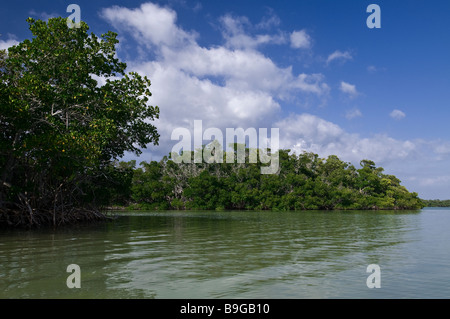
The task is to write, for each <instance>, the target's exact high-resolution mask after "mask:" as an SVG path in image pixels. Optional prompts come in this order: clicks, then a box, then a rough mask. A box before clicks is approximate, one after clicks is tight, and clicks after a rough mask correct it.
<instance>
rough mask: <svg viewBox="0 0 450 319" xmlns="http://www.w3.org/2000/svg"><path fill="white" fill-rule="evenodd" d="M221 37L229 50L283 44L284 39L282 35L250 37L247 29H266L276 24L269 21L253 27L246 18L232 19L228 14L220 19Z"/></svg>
mask: <svg viewBox="0 0 450 319" xmlns="http://www.w3.org/2000/svg"><path fill="white" fill-rule="evenodd" d="M220 22H221V24H222V28H223V32H222V35H223V37H224V39H225V40H226V47H227V48H231V49H256V48H257V47H258V46H260V45H264V44H283V43H286V38H285V37H284V35H283V34H281V33H280V34H275V35H274V34H256V35H250V34H249V33H248V32H247V29H267V28H269V27H270V25H271V24H273V23H276V22H273V21H272V20H271V19H269V20H267V21H262V22H261V23H259V24H257V25H256V26H253V25H252V24H251V23H250V21H249V20H248V18H247V17H233V16H231V15H229V14H227V15H225V16H223V17H221V19H220Z"/></svg>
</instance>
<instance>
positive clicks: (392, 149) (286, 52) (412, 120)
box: [0, 0, 450, 199]
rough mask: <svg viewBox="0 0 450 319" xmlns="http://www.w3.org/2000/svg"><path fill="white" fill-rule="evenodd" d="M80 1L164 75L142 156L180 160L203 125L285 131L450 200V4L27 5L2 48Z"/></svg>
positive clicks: (21, 5) (94, 26)
mask: <svg viewBox="0 0 450 319" xmlns="http://www.w3.org/2000/svg"><path fill="white" fill-rule="evenodd" d="M71 3H74V4H78V5H79V6H80V8H81V19H82V20H83V21H86V22H87V23H88V24H89V26H90V27H91V31H92V32H94V33H96V34H101V33H103V32H106V31H108V30H113V31H115V32H117V33H118V34H119V39H120V44H119V47H118V51H117V52H118V56H119V58H121V60H123V61H125V62H126V63H127V64H128V67H129V71H132V70H133V71H138V72H140V73H142V74H145V75H147V76H148V77H149V78H150V79H151V80H152V87H151V91H152V93H153V97H152V100H151V104H153V105H158V106H159V107H160V109H161V118H160V120H159V121H158V122H157V123H156V124H157V126H158V130H159V132H160V134H161V141H160V146H158V147H155V146H149V148H148V149H147V150H145V151H144V153H143V154H142V155H141V157H140V158H139V159H138V161H139V160H146V161H149V160H152V159H153V160H157V159H159V158H160V157H161V156H162V155H166V154H168V152H170V150H171V148H172V146H173V145H174V144H175V143H176V142H177V141H172V140H171V139H170V135H171V132H172V131H173V129H174V128H177V127H186V128H190V126H191V125H192V124H193V121H194V120H199V119H200V120H203V125H204V127H218V128H221V129H225V128H226V127H235V128H236V127H243V128H248V127H255V128H258V127H266V128H270V127H279V129H280V146H281V147H283V148H289V149H292V150H294V151H297V152H301V151H313V152H316V153H318V154H319V155H320V156H322V157H326V156H327V155H330V154H336V155H338V156H339V157H340V158H341V159H342V160H345V161H348V162H352V163H353V164H354V165H355V166H358V165H359V161H360V160H362V159H365V158H368V159H372V160H374V161H375V163H376V164H377V165H378V166H382V167H384V168H385V172H386V173H389V174H394V175H396V176H398V177H399V178H400V179H401V180H402V184H403V185H405V186H406V187H407V188H408V189H409V190H410V191H416V192H418V193H419V195H420V196H421V197H422V198H427V199H428V198H441V199H446V198H450V165H449V160H450V130H449V128H448V127H449V125H448V120H449V119H450V76H449V75H450V63H449V60H448V59H449V57H450V24H449V23H448V17H449V15H450V2H449V1H434V2H433V3H432V5H431V2H429V1H428V2H427V1H424V0H420V1H419V0H409V1H406V0H405V1H402V0H396V1H376V0H373V1H351V0H341V1H334V0H308V1H306V0H302V1H300V0H299V1H289V2H288V1H261V0H260V1H253V0H251V1H250V0H247V1H212V0H210V1H188V0H185V1H183V0H169V1H148V2H146V1H103V0H100V1H98V0H97V1H78V2H77V1H75V0H73V1H39V2H37V1H23V0H17V1H11V2H8V3H7V4H6V5H5V4H4V5H3V6H2V10H1V11H0V34H1V36H0V48H6V47H8V46H11V45H13V44H15V43H17V41H22V40H23V39H25V38H29V37H30V33H29V30H28V28H27V27H28V26H27V23H26V21H25V19H26V18H27V17H28V16H31V17H34V18H39V19H44V20H45V19H48V18H49V17H53V16H63V17H68V16H69V15H70V13H67V12H66V8H67V6H68V5H69V4H71ZM371 3H375V4H378V5H379V7H380V9H381V28H379V29H369V28H368V27H367V25H366V19H367V17H368V16H369V15H370V13H367V12H366V8H367V6H368V5H369V4H371ZM131 158H133V156H131V155H127V157H126V159H131Z"/></svg>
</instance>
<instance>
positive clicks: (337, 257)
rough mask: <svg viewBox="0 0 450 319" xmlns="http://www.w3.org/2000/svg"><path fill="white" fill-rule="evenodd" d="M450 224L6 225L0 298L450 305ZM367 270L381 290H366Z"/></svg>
mask: <svg viewBox="0 0 450 319" xmlns="http://www.w3.org/2000/svg"><path fill="white" fill-rule="evenodd" d="M449 227H450V209H431V208H426V209H423V210H421V211H402V212H394V211H381V212H371V211H369V212H368V211H351V212H341V211H332V212H324V211H313V212H281V213H280V212H148V213H124V214H122V216H121V217H119V218H118V219H117V220H115V221H112V222H107V223H101V224H95V225H83V226H77V227H65V228H62V229H58V230H49V229H47V230H34V231H4V230H3V231H1V232H0V298H170V299H177V298H189V299H191V298H261V299H264V298H275V299H276V298H288V299H290V298H449V297H450V253H449V252H450V232H449V231H448V230H449ZM70 264H77V265H79V266H80V270H81V272H80V282H81V288H79V289H77V288H73V289H69V288H68V287H67V284H66V280H67V278H68V277H69V276H70V275H71V273H69V272H67V266H68V265H70ZM369 264H377V265H379V266H380V270H381V277H380V279H381V288H373V289H369V288H368V287H367V284H366V280H367V277H368V276H369V275H370V273H367V272H366V270H367V266H368V265H369Z"/></svg>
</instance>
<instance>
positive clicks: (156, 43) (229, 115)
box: [102, 3, 329, 155]
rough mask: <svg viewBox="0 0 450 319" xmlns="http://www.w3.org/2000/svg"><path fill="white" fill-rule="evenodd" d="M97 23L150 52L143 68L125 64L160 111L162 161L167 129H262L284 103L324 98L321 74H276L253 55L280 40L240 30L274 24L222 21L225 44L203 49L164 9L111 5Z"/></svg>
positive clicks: (230, 18) (277, 71)
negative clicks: (145, 80)
mask: <svg viewBox="0 0 450 319" xmlns="http://www.w3.org/2000/svg"><path fill="white" fill-rule="evenodd" d="M102 17H103V18H104V19H105V20H107V21H108V22H110V23H111V24H112V25H113V26H114V27H116V28H117V29H119V30H121V31H125V32H128V33H130V34H131V35H132V36H133V37H134V38H135V40H136V41H137V43H138V44H139V45H141V46H143V47H149V46H150V47H151V48H152V52H154V53H155V54H153V55H152V57H148V58H147V61H142V58H141V59H140V60H139V61H127V64H128V66H129V69H130V70H135V71H137V72H139V73H141V74H144V75H147V76H148V77H149V78H150V79H151V81H152V86H151V91H152V93H153V96H152V99H151V103H152V104H153V105H158V106H159V107H160V110H161V114H160V119H159V120H158V121H156V123H155V125H156V126H157V128H158V131H159V132H160V134H161V141H160V145H161V147H158V148H157V149H158V152H161V154H162V155H166V154H167V153H168V152H169V151H170V148H168V146H170V145H173V144H174V143H175V142H171V141H170V140H169V139H170V136H171V132H172V130H173V129H174V128H176V127H186V128H190V127H191V125H192V124H193V121H194V120H203V123H204V125H205V127H217V128H220V129H225V128H226V127H243V128H248V127H267V128H268V127H271V124H272V121H273V120H274V119H275V118H276V117H277V116H279V114H280V111H281V106H280V103H281V102H282V101H283V100H285V99H288V98H290V96H297V95H298V94H300V95H302V94H303V95H306V96H310V95H311V96H313V97H317V98H319V99H321V98H323V97H326V95H327V94H328V91H329V87H328V85H327V84H326V83H325V78H324V76H323V75H322V74H307V73H300V74H295V73H294V72H293V69H292V67H290V66H288V67H279V66H278V65H277V64H276V63H275V62H274V61H273V60H272V59H270V58H269V57H267V56H265V55H264V54H263V53H262V52H260V51H259V50H258V46H260V45H262V44H269V43H272V44H279V42H280V43H281V42H282V40H280V39H278V38H277V37H278V36H277V35H270V34H267V35H265V34H259V35H254V34H251V33H249V32H247V29H249V28H250V29H252V30H258V29H259V30H261V29H262V28H263V27H269V26H270V25H274V24H275V23H276V20H272V21H270V20H267V21H265V23H264V25H257V26H253V25H251V23H250V22H249V20H248V19H247V18H246V17H233V16H231V15H225V16H223V17H222V18H220V21H219V22H220V24H221V26H222V35H223V38H224V40H225V44H224V45H222V46H214V47H204V46H201V45H199V43H198V42H197V34H196V32H193V31H186V30H184V29H183V28H181V27H179V26H178V25H177V14H176V12H175V11H173V10H172V9H170V8H166V7H161V6H158V5H155V4H151V3H146V4H142V5H141V6H140V7H138V8H135V9H129V8H124V7H118V6H113V7H110V8H107V9H104V10H103V11H102ZM119 54H120V52H119ZM150 149H152V147H151V146H150Z"/></svg>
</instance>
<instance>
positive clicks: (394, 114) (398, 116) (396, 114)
mask: <svg viewBox="0 0 450 319" xmlns="http://www.w3.org/2000/svg"><path fill="white" fill-rule="evenodd" d="M389 116H390V117H392V118H393V119H396V120H401V119H403V118H404V117H405V116H406V114H405V113H404V112H402V111H400V110H397V109H396V110H393V111H392V112H391V113H389Z"/></svg>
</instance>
